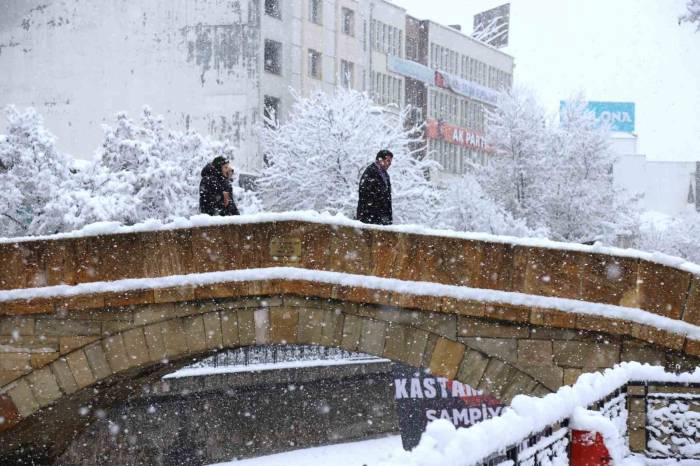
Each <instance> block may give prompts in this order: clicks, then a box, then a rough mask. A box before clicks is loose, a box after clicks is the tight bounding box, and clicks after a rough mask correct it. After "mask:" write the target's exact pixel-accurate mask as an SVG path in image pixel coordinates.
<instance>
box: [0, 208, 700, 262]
mask: <svg viewBox="0 0 700 466" xmlns="http://www.w3.org/2000/svg"><path fill="white" fill-rule="evenodd" d="M283 221H298V222H309V223H321V224H326V225H336V226H346V227H353V228H362V229H373V230H383V231H392V232H396V233H413V234H417V235H430V236H442V237H446V238H458V239H467V240H473V241H486V242H493V243H505V244H512V245H518V246H528V247H537V248H546V249H560V250H565V251H576V252H588V253H596V254H608V255H613V256H618V257H630V258H636V259H644V260H647V261H650V262H655V263H657V264H661V265H666V266H669V267H673V268H676V269H679V270H684V271H686V272H690V273H693V274H695V275H700V265H698V264H694V263H692V262H688V261H686V260H685V259H682V258H680V257H674V256H669V255H666V254H662V253H658V252H653V253H651V252H644V251H638V250H635V249H622V248H615V247H608V246H602V245H600V244H595V245H593V246H588V245H584V244H579V243H563V242H558V241H551V240H548V239H545V238H518V237H514V236H499V235H491V234H488V233H474V232H458V231H451V230H438V229H433V228H429V227H426V226H422V225H391V226H378V225H368V224H365V223H361V222H359V221H357V220H351V219H349V218H347V217H345V216H344V215H340V214H337V215H334V214H330V213H328V212H323V213H319V212H316V211H291V212H281V213H258V214H252V215H240V216H235V217H211V216H209V215H195V216H192V217H190V218H182V217H181V218H176V219H174V220H172V221H171V222H169V223H163V222H161V221H160V220H146V221H145V222H142V223H138V224H136V225H131V226H124V225H122V224H120V223H118V222H98V223H93V224H91V225H87V226H85V227H83V228H82V229H80V230H75V231H70V232H66V233H58V234H55V235H47V236H22V237H14V238H0V244H3V243H17V242H28V241H40V240H50V239H62V238H84V237H89V236H98V235H113V234H126V233H139V232H146V231H167V230H177V229H184V228H194V227H206V226H216V225H240V224H254V223H267V222H283Z"/></svg>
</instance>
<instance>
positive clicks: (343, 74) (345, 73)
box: [340, 60, 355, 89]
mask: <svg viewBox="0 0 700 466" xmlns="http://www.w3.org/2000/svg"><path fill="white" fill-rule="evenodd" d="M354 76H355V64H354V63H352V62H349V61H345V60H340V85H341V86H342V87H344V88H346V89H350V88H352V87H353V85H354V83H355V78H354Z"/></svg>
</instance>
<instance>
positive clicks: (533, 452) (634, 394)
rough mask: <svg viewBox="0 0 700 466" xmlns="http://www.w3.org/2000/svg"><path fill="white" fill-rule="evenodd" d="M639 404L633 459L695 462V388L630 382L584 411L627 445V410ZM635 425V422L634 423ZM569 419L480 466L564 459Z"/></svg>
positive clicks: (699, 441)
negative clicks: (638, 440) (640, 443)
mask: <svg viewBox="0 0 700 466" xmlns="http://www.w3.org/2000/svg"><path fill="white" fill-rule="evenodd" d="M634 403H641V405H642V407H643V409H642V412H643V413H644V414H645V415H644V420H643V423H642V425H641V427H642V428H643V429H644V430H645V434H646V442H645V445H646V448H645V449H643V450H642V451H640V452H639V453H641V454H644V456H646V457H648V458H651V459H655V460H672V461H673V462H680V461H682V460H698V459H700V384H694V383H677V382H637V381H631V382H629V383H627V384H625V385H623V386H621V387H619V388H618V389H616V390H615V391H614V392H612V393H610V394H609V395H607V396H606V397H605V398H603V399H601V400H599V401H597V402H595V403H592V404H591V405H589V406H588V407H587V409H589V410H591V411H597V412H599V413H601V414H602V415H603V416H605V417H607V418H608V419H610V420H611V421H613V423H615V424H616V426H617V427H618V429H619V431H620V432H621V433H623V438H624V442H625V444H627V445H629V424H628V423H629V422H630V419H631V416H630V410H631V409H633V408H632V405H633V404H634ZM635 420H636V421H639V419H638V418H635ZM570 423H571V419H570V418H565V419H562V420H560V421H559V422H557V423H554V424H552V425H550V426H548V427H547V428H546V429H544V430H542V431H540V432H538V433H535V434H532V435H530V436H528V437H527V438H525V439H523V440H522V441H521V442H519V443H518V444H515V445H512V446H510V447H508V448H506V449H505V450H502V451H500V452H497V453H494V454H492V455H491V456H489V457H488V458H485V459H484V460H483V461H481V462H479V463H478V464H479V465H480V466H506V465H507V466H540V465H549V464H551V463H552V462H553V461H554V460H555V459H559V460H561V459H569V458H570V448H571V429H570V428H569V425H570Z"/></svg>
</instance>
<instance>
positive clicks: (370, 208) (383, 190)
mask: <svg viewBox="0 0 700 466" xmlns="http://www.w3.org/2000/svg"><path fill="white" fill-rule="evenodd" d="M380 170H381V168H379V167H378V166H377V164H376V163H373V164H372V165H370V166H369V167H367V168H366V169H365V171H364V173H363V174H362V178H360V195H359V199H358V201H357V219H358V220H359V221H361V222H363V223H374V224H376V225H391V223H392V221H393V212H392V209H391V180H390V179H389V174H388V173H387V174H386V180H387V181H386V183H385V182H384V180H383V179H382V175H381V173H380Z"/></svg>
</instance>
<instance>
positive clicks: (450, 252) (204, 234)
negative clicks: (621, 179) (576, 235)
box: [0, 221, 700, 325]
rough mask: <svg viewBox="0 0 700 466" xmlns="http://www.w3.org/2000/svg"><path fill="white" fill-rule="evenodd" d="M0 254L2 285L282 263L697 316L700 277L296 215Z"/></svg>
mask: <svg viewBox="0 0 700 466" xmlns="http://www.w3.org/2000/svg"><path fill="white" fill-rule="evenodd" d="M0 263H2V264H3V267H4V269H3V273H1V274H0V289H17V288H27V287H42V286H50V285H57V284H68V285H74V284H78V283H88V282H96V281H113V280H119V279H124V278H142V277H160V276H169V275H186V274H192V273H202V272H213V271H223V270H234V269H250V268H264V267H273V266H280V265H287V266H295V267H301V268H306V269H312V270H328V271H337V272H348V273H353V274H360V275H372V276H378V277H390V278H397V279H402V280H411V281H426V282H433V283H442V284H449V285H460V286H467V287H473V288H484V289H494V290H503V291H514V292H521V293H526V294H531V295H540V296H554V297H561V298H571V299H578V300H583V301H589V302H597V303H606V304H615V305H623V306H628V307H638V308H641V309H644V310H647V311H649V312H653V313H655V314H658V315H662V316H666V317H670V318H673V319H681V320H684V321H686V322H689V323H691V324H695V325H697V324H700V277H699V276H697V275H693V274H691V273H690V272H686V271H683V270H679V269H676V268H672V267H668V266H665V265H661V264H657V263H653V262H650V261H646V260H643V259H638V258H632V257H616V256H611V255H609V254H600V253H595V252H579V251H570V250H560V249H549V248H543V247H530V246H523V245H513V244H508V243H496V242H487V241H475V240H467V239H460V238H452V237H439V236H428V235H420V234H409V233H400V232H394V231H391V230H390V229H377V228H367V229H363V228H352V227H347V226H338V225H327V224H320V223H306V222H300V221H278V222H269V223H247V224H245V223H244V224H229V225H221V226H209V227H197V228H190V229H181V230H164V231H153V232H141V233H125V234H114V235H103V236H93V237H81V238H73V239H71V238H66V239H55V240H42V241H22V242H17V243H2V244H0ZM11 311H12V308H10V310H9V311H8V310H7V309H4V310H3V309H1V308H0V312H5V313H8V312H11Z"/></svg>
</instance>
